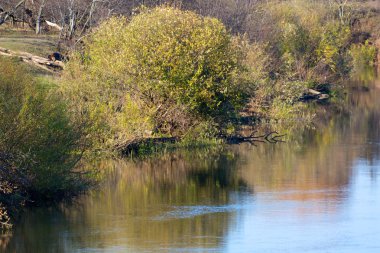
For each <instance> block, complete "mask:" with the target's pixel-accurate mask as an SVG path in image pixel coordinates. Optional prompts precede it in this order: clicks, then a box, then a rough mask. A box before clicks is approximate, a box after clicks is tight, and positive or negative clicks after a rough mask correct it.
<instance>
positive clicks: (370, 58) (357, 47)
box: [349, 41, 377, 71]
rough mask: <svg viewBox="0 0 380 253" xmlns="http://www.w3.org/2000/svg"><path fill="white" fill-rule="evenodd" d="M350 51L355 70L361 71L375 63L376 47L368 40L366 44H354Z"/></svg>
mask: <svg viewBox="0 0 380 253" xmlns="http://www.w3.org/2000/svg"><path fill="white" fill-rule="evenodd" d="M349 53H350V56H351V58H352V68H353V70H354V71H360V70H362V69H364V68H366V67H368V66H373V65H374V64H375V60H376V54H377V52H376V47H375V46H373V45H370V44H369V42H368V41H366V42H365V43H364V44H354V45H352V46H351V48H350V51H349Z"/></svg>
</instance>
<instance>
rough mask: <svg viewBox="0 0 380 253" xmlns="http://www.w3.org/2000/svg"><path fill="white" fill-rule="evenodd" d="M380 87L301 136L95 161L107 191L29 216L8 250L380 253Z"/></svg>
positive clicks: (355, 95) (353, 97)
mask: <svg viewBox="0 0 380 253" xmlns="http://www.w3.org/2000/svg"><path fill="white" fill-rule="evenodd" d="M377 86H379V87H380V84H379V83H374V84H371V85H368V87H367V89H366V90H365V91H357V90H356V91H355V92H352V94H350V95H349V96H348V98H347V101H346V104H347V106H345V108H346V109H345V110H344V111H341V112H340V113H339V114H338V115H337V116H335V117H332V118H331V117H325V118H324V120H323V123H320V124H317V125H315V128H314V129H308V130H305V131H303V132H302V133H299V135H298V136H296V137H295V139H297V138H298V141H289V142H288V143H284V144H280V145H266V144H263V145H258V146H257V147H254V146H249V145H235V146H231V147H228V148H226V149H223V150H219V149H217V150H201V151H198V152H195V151H190V152H188V151H178V152H175V153H171V154H166V155H164V156H160V157H156V158H151V159H145V160H140V161H127V160H105V161H99V162H97V163H95V164H91V165H89V166H96V167H98V168H101V169H102V170H103V171H104V172H105V174H106V178H107V180H106V181H105V183H104V184H103V185H102V186H101V187H100V188H99V189H97V190H94V191H93V192H91V193H89V194H86V195H85V196H82V197H80V198H79V199H78V200H76V202H75V203H74V204H62V205H61V206H59V207H56V208H50V209H46V208H41V209H38V210H33V211H30V212H27V213H26V214H25V215H24V216H23V218H22V220H21V221H20V224H17V226H16V228H15V230H14V231H13V235H12V236H9V235H8V236H4V237H2V238H4V239H1V240H0V245H1V247H2V248H0V251H2V252H73V251H74V252H380V245H379V244H378V238H380V229H379V227H380V217H378V211H379V210H380V199H379V198H378V196H379V194H380V185H379V183H378V180H377V178H378V176H379V174H380V169H379V168H380V156H379V155H380V130H379V123H380V103H378V98H379V95H380V88H378V87H377ZM324 110H326V113H327V110H328V108H327V107H326V108H324Z"/></svg>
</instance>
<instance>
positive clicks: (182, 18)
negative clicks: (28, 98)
mask: <svg viewBox="0 0 380 253" xmlns="http://www.w3.org/2000/svg"><path fill="white" fill-rule="evenodd" d="M85 45H86V46H85V50H84V52H83V54H82V55H79V54H78V55H76V56H75V57H73V59H72V60H71V63H70V64H69V65H68V68H67V71H66V73H65V75H64V81H63V86H62V87H63V91H64V94H66V95H68V96H67V97H68V99H69V100H72V101H74V105H75V106H76V110H77V111H78V107H80V108H79V109H80V110H79V111H83V112H86V113H88V114H89V116H90V118H91V120H93V121H94V127H93V130H94V131H92V134H96V133H98V135H97V137H98V138H100V139H103V141H106V142H108V141H109V144H112V143H114V142H115V140H116V142H117V143H118V142H122V141H125V140H126V139H130V138H134V137H137V136H143V135H146V134H150V133H151V132H152V131H153V132H161V133H167V134H171V135H173V134H174V135H175V134H180V133H183V132H184V131H186V130H187V129H189V128H191V127H192V126H193V125H194V124H196V123H197V122H199V121H202V120H209V119H210V118H211V117H212V118H214V119H218V118H220V117H224V116H225V115H229V113H231V112H232V113H233V112H234V111H235V109H236V108H238V107H239V105H240V103H241V101H242V95H241V93H240V87H239V85H238V83H237V82H236V77H237V76H238V74H237V73H238V71H239V70H240V68H239V66H238V63H239V60H238V56H239V53H238V49H237V47H236V44H235V43H233V40H232V38H231V36H230V35H229V34H228V32H227V30H226V28H225V27H224V25H223V24H222V23H221V22H220V21H219V20H217V19H215V18H209V17H201V16H199V15H197V14H195V13H193V12H189V11H181V10H178V9H174V8H169V7H159V8H155V9H151V10H143V11H142V12H141V13H140V14H138V15H136V16H134V17H133V18H132V19H131V20H130V22H128V21H127V20H125V19H124V18H121V17H116V18H111V19H110V20H108V21H106V22H105V23H103V24H101V25H100V26H99V28H98V29H97V30H96V31H95V32H94V33H93V34H91V36H90V37H89V39H88V40H87V41H86V42H85ZM104 133H105V135H104ZM102 135H103V136H102Z"/></svg>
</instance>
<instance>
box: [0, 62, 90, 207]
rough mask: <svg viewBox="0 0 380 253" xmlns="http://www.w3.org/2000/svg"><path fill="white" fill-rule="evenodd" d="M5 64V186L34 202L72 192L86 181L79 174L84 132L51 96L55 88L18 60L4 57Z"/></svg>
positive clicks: (1, 99) (0, 89) (0, 113)
mask: <svg viewBox="0 0 380 253" xmlns="http://www.w3.org/2000/svg"><path fill="white" fill-rule="evenodd" d="M0 63H1V68H0V76H1V79H0V122H1V124H0V167H2V170H1V173H0V180H1V182H2V183H4V182H9V183H10V184H11V185H12V186H14V189H15V191H19V192H17V194H22V195H24V194H26V195H28V197H32V198H34V200H36V199H37V198H43V199H56V198H60V197H61V196H63V195H66V194H70V193H72V192H73V191H75V190H76V189H78V188H77V186H78V187H81V186H83V185H81V183H82V182H84V181H81V180H82V177H81V176H80V174H77V173H75V172H74V166H75V165H76V162H77V161H78V159H79V158H80V153H79V152H80V151H81V147H82V140H83V139H82V135H81V130H80V128H79V127H77V126H76V125H75V124H74V123H73V122H72V121H71V119H70V117H68V116H67V113H66V110H65V106H64V105H63V104H62V103H61V102H60V100H59V99H58V98H57V97H56V96H54V95H53V94H52V93H50V92H49V90H48V89H49V85H50V84H47V83H41V81H39V80H35V79H33V78H32V77H31V76H30V75H28V74H26V71H25V69H24V68H23V67H22V66H20V64H19V63H17V62H16V61H14V60H9V59H3V58H0ZM50 86H51V85H50Z"/></svg>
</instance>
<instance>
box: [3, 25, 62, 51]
mask: <svg viewBox="0 0 380 253" xmlns="http://www.w3.org/2000/svg"><path fill="white" fill-rule="evenodd" d="M57 42H58V37H57V35H56V34H47V35H36V34H34V31H32V30H30V29H21V28H13V27H9V26H1V27H0V47H3V48H7V49H10V50H13V51H19V52H28V53H30V54H33V55H37V56H41V57H46V56H47V55H48V54H51V53H52V52H54V51H56V50H57Z"/></svg>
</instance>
